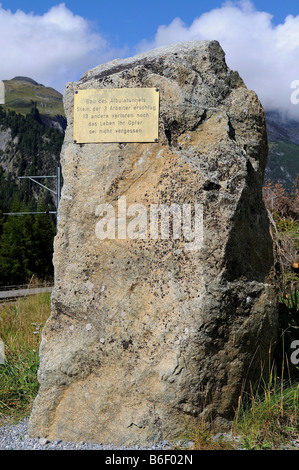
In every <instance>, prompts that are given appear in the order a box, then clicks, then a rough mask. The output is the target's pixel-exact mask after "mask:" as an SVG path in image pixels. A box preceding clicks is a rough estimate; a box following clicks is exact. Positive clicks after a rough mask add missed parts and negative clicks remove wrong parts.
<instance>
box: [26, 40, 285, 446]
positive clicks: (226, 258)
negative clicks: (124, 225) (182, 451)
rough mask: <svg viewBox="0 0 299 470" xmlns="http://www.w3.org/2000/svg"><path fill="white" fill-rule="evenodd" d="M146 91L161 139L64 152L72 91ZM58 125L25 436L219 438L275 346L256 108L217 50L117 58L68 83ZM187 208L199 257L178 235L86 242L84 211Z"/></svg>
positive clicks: (204, 47) (119, 441) (92, 220)
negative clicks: (205, 423)
mask: <svg viewBox="0 0 299 470" xmlns="http://www.w3.org/2000/svg"><path fill="white" fill-rule="evenodd" d="M126 87H158V88H159V90H160V116H159V142H158V143H152V144H147V143H127V144H121V143H111V144H109V143H108V144H107V143H105V144H101V143H97V144H80V145H77V144H74V143H73V129H72V126H73V95H74V91H75V90H81V89H88V88H126ZM64 105H65V111H66V115H67V120H68V127H67V131H66V135H65V141H64V146H63V149H62V155H61V159H62V171H63V177H64V186H63V191H62V197H61V203H60V209H59V224H58V233H57V236H56V239H55V252H54V265H55V288H54V291H53V294H52V313H51V317H50V318H49V320H48V322H47V324H46V327H45V329H44V331H43V339H42V344H41V350H40V355H41V364H40V369H39V381H40V391H39V394H38V397H37V399H36V401H35V404H34V407H33V411H32V414H31V418H30V423H29V435H30V436H32V437H45V438H47V439H50V440H53V439H63V440H68V441H78V442H80V441H90V442H97V441H98V440H100V442H102V443H103V444H114V445H146V444H152V443H153V442H158V441H161V440H163V439H167V440H169V441H171V442H174V441H175V439H178V438H179V437H180V436H181V434H182V432H183V431H184V429H185V426H186V425H193V424H195V423H196V420H197V419H198V418H199V417H204V418H205V419H206V420H210V421H211V422H212V423H213V425H214V427H215V429H216V428H218V429H219V430H221V429H222V430H224V429H225V428H226V426H227V424H228V423H229V420H230V419H231V418H232V417H233V413H234V409H236V407H237V405H238V398H239V396H240V394H241V393H242V391H243V389H244V387H245V388H246V387H247V386H249V385H250V383H253V384H254V383H255V381H256V380H257V379H258V378H259V377H260V374H261V370H262V367H263V362H264V361H267V359H268V357H269V349H270V347H271V344H272V342H273V341H274V340H275V338H276V328H277V310H276V303H275V297H274V293H273V289H272V287H271V267H272V245H271V241H270V237H269V230H268V219H267V215H266V212H265V209H264V206H263V204H262V198H261V187H262V181H263V174H264V169H265V164H266V158H267V135H266V130H265V129H266V128H265V120H264V110H263V108H262V106H261V104H260V102H259V100H258V98H257V96H256V94H255V93H254V92H253V91H250V90H248V89H247V88H246V86H245V84H244V83H243V81H242V79H241V78H240V77H239V75H238V73H237V72H233V71H231V70H229V68H228V67H227V65H226V62H225V55H224V52H223V50H222V49H221V47H220V45H219V43H218V42H217V41H202V42H190V43H182V44H177V45H173V46H168V47H164V48H159V49H156V50H154V51H151V52H148V53H145V54H142V55H138V56H135V57H133V58H129V59H125V60H115V61H112V62H110V63H107V64H105V65H101V66H98V67H96V68H95V69H93V70H91V71H89V72H87V73H86V74H85V75H84V76H83V77H82V78H81V79H80V81H79V82H78V83H69V84H67V87H66V91H65V94H64ZM120 196H126V201H127V205H129V204H133V203H139V204H143V205H144V206H146V207H149V205H150V204H159V203H163V204H166V205H170V204H171V203H177V204H179V205H182V204H183V203H185V204H190V203H200V204H202V206H203V214H204V231H203V235H204V239H203V246H202V247H201V249H200V250H193V251H190V250H187V249H186V245H185V244H184V242H183V240H177V239H174V238H171V237H170V238H169V239H163V240H161V239H158V240H155V239H149V238H147V239H129V238H127V239H125V240H119V239H115V240H110V239H106V240H99V239H98V238H97V236H96V234H95V226H96V223H97V221H98V219H99V218H98V217H97V215H96V208H97V206H98V205H99V204H103V203H109V204H112V205H113V206H115V207H117V201H118V198H119V197H120Z"/></svg>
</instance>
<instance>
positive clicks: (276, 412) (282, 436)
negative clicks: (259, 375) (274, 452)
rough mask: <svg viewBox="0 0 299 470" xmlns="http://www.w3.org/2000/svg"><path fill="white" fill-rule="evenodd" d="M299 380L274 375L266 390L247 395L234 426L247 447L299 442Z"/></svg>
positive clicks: (265, 386)
mask: <svg viewBox="0 0 299 470" xmlns="http://www.w3.org/2000/svg"><path fill="white" fill-rule="evenodd" d="M298 398H299V384H298V383H295V384H292V383H288V382H284V381H283V380H281V381H280V380H279V379H277V377H275V378H274V379H273V377H272V378H271V379H270V381H269V383H268V384H264V386H263V391H262V392H260V393H258V394H256V395H254V394H253V393H252V394H251V396H250V397H248V398H247V402H246V403H245V404H244V405H242V406H241V407H240V408H239V410H238V413H237V416H236V419H235V422H234V425H233V429H234V433H236V434H238V435H240V436H241V437H242V440H243V446H244V448H245V449H247V450H270V449H275V448H279V446H285V445H290V443H292V441H296V442H299V401H298Z"/></svg>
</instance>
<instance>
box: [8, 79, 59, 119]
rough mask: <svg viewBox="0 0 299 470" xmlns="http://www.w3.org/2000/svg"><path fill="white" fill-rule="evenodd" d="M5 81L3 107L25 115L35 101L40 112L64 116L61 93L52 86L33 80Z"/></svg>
mask: <svg viewBox="0 0 299 470" xmlns="http://www.w3.org/2000/svg"><path fill="white" fill-rule="evenodd" d="M4 83H5V105H4V108H5V109H11V110H13V111H15V112H17V113H19V114H23V115H26V114H28V113H29V112H30V110H31V108H32V107H33V105H34V104H35V103H36V105H37V108H38V110H39V112H40V114H44V115H49V116H56V115H61V116H64V109H63V104H62V95H61V94H60V93H59V92H58V91H56V90H54V89H53V88H49V87H45V86H43V85H39V84H36V82H34V81H33V80H32V81H31V80H28V79H24V80H22V79H20V80H19V79H18V80H16V79H12V80H4Z"/></svg>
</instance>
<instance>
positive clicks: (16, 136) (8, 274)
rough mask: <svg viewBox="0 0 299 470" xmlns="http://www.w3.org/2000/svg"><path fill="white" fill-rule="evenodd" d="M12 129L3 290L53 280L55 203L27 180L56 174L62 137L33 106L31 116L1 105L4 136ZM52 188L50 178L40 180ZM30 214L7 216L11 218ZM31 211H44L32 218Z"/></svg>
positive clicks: (2, 223)
mask: <svg viewBox="0 0 299 470" xmlns="http://www.w3.org/2000/svg"><path fill="white" fill-rule="evenodd" d="M4 129H10V133H11V139H10V142H9V144H8V145H7V148H6V149H5V151H4V150H0V162H1V166H0V285H2V286H9V285H20V284H25V283H27V282H28V281H29V280H30V278H31V277H32V275H35V276H36V277H37V278H38V279H39V280H41V281H43V280H47V281H49V280H51V279H52V277H53V264H52V255H53V239H54V236H55V233H56V217H55V215H53V214H50V212H53V211H56V207H55V200H54V199H53V197H52V195H51V193H50V192H49V191H46V190H44V189H42V188H40V187H39V186H37V185H34V183H33V182H32V181H31V180H29V179H22V180H20V179H18V177H20V176H22V177H23V176H26V175H31V176H32V175H47V174H49V173H51V174H53V173H54V172H55V173H56V168H57V165H58V164H59V156H60V150H61V145H62V142H63V134H62V133H61V132H59V130H57V129H55V128H51V127H48V126H45V125H44V124H43V123H42V120H41V117H40V115H39V111H38V110H37V109H36V108H35V107H33V108H32V110H31V112H30V113H29V114H27V115H26V116H23V115H21V114H18V113H16V112H15V111H12V110H5V109H4V108H3V107H1V106H0V131H1V130H4ZM41 182H42V183H43V184H45V185H48V186H49V182H48V181H47V179H45V180H41ZM20 212H21V213H24V212H25V213H27V212H28V214H26V215H5V214H6V213H20ZM29 212H43V213H42V214H29Z"/></svg>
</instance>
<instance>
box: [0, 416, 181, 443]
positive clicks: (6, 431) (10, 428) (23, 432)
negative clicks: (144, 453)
mask: <svg viewBox="0 0 299 470" xmlns="http://www.w3.org/2000/svg"><path fill="white" fill-rule="evenodd" d="M27 432H28V418H27V419H24V420H22V421H20V422H19V423H17V424H14V425H12V424H6V425H4V426H2V427H0V450H166V449H171V448H172V446H171V444H170V443H169V442H168V441H163V442H159V443H157V444H153V445H152V446H151V447H140V446H135V447H116V446H113V445H102V444H94V443H90V442H80V443H77V442H65V441H62V440H61V439H57V440H55V441H49V440H48V439H46V438H40V439H38V438H35V439H32V438H30V437H28V434H27Z"/></svg>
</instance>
